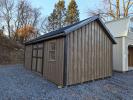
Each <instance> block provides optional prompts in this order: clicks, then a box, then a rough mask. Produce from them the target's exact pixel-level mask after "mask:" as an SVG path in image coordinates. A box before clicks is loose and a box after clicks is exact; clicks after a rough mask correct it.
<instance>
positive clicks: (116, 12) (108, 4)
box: [89, 0, 133, 19]
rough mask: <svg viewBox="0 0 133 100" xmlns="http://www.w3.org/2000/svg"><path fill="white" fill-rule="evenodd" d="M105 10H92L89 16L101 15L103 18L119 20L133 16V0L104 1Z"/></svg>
mask: <svg viewBox="0 0 133 100" xmlns="http://www.w3.org/2000/svg"><path fill="white" fill-rule="evenodd" d="M103 5H105V6H104V8H103V9H96V10H90V11H89V14H91V15H95V14H100V15H101V16H102V17H103V18H111V19H118V18H122V17H126V16H130V15H133V13H132V8H133V0H103Z"/></svg>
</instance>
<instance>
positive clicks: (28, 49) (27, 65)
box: [24, 45, 32, 70]
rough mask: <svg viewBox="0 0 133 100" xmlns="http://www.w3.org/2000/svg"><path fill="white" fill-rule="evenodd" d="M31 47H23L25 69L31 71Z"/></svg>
mask: <svg viewBox="0 0 133 100" xmlns="http://www.w3.org/2000/svg"><path fill="white" fill-rule="evenodd" d="M31 60H32V45H28V46H25V61H24V62H25V68H27V69H29V70H31Z"/></svg>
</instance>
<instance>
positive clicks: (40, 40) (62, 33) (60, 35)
mask: <svg viewBox="0 0 133 100" xmlns="http://www.w3.org/2000/svg"><path fill="white" fill-rule="evenodd" d="M65 36H66V34H65V33H64V32H61V33H59V34H57V35H53V36H50V37H45V38H41V39H38V40H35V41H34V40H31V41H28V42H26V43H25V45H30V44H36V43H38V42H42V41H47V40H50V39H54V38H59V37H65Z"/></svg>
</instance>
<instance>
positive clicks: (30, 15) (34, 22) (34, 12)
mask: <svg viewBox="0 0 133 100" xmlns="http://www.w3.org/2000/svg"><path fill="white" fill-rule="evenodd" d="M40 15H41V13H40V9H39V8H33V7H32V6H31V4H30V3H29V2H28V1H27V0H21V1H19V2H18V5H17V14H16V16H17V17H16V20H15V22H14V23H15V31H14V38H15V39H19V36H20V35H19V33H18V32H20V31H17V30H20V29H22V28H23V27H26V26H31V27H33V29H36V35H32V36H35V37H36V36H37V35H38V22H39V18H40ZM34 32H35V31H34ZM25 34H26V33H25ZM27 34H28V36H29V37H31V36H30V35H29V33H27ZM31 34H32V33H31ZM23 36H26V38H28V37H27V35H23ZM23 39H25V38H23ZM25 40H26V39H25ZM21 41H22V40H21Z"/></svg>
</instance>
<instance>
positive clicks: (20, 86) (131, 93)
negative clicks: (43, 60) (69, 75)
mask: <svg viewBox="0 0 133 100" xmlns="http://www.w3.org/2000/svg"><path fill="white" fill-rule="evenodd" d="M132 99H133V71H130V72H127V73H116V72H115V73H114V75H113V77H112V78H108V79H105V80H99V81H95V82H88V83H85V84H82V85H75V86H70V87H65V88H62V89H58V88H57V86H56V85H55V84H53V83H51V82H49V81H47V80H45V79H43V78H42V77H41V76H39V75H37V74H35V73H33V72H30V71H27V70H25V69H24V68H23V66H22V65H12V66H0V100H132Z"/></svg>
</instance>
